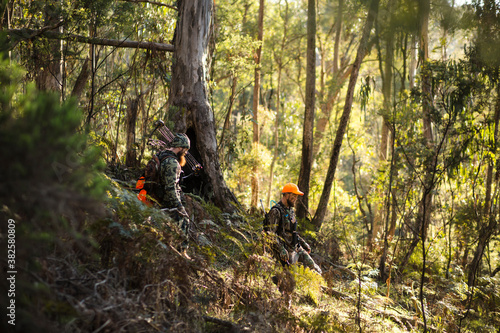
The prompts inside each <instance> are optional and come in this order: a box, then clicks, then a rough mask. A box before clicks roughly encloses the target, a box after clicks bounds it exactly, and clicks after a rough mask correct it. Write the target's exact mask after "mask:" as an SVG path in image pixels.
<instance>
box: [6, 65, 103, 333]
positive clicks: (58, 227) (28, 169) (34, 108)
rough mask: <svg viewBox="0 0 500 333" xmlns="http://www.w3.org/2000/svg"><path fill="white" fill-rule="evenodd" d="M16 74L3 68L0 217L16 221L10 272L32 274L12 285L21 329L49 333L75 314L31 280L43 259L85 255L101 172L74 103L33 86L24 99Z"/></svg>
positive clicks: (100, 189) (99, 193)
mask: <svg viewBox="0 0 500 333" xmlns="http://www.w3.org/2000/svg"><path fill="white" fill-rule="evenodd" d="M20 74H21V71H20V70H19V69H18V68H17V67H15V66H13V65H9V64H8V62H7V61H4V60H2V61H1V63H0V159H1V160H2V161H4V163H2V164H1V165H0V172H1V174H2V175H3V177H4V178H3V181H2V186H1V187H0V202H2V207H1V208H0V209H1V210H2V212H3V214H5V215H6V216H7V217H8V218H9V219H13V220H15V221H16V246H17V247H16V265H18V267H19V270H20V271H21V270H23V271H27V272H29V273H30V274H32V275H20V276H19V277H18V283H19V286H20V288H19V289H18V290H19V292H18V297H17V299H18V300H19V303H18V304H17V307H18V308H19V309H21V308H22V309H24V311H22V312H20V313H19V317H18V322H19V327H26V330H27V331H29V330H30V329H29V327H31V325H32V323H36V322H39V324H40V325H39V331H41V332H43V331H54V330H53V328H52V329H51V328H50V327H51V325H52V324H48V323H46V321H47V320H46V318H47V317H50V318H51V319H52V320H54V321H56V322H57V321H63V322H66V321H68V320H70V318H71V317H72V316H73V315H74V312H73V311H72V310H71V307H70V306H69V305H68V304H67V300H56V298H55V295H54V294H51V293H48V292H47V290H42V289H40V288H39V282H38V280H37V279H35V278H33V276H37V274H39V272H40V271H42V272H44V270H43V267H44V266H45V260H46V258H45V256H47V254H48V253H52V254H53V253H69V252H70V251H78V252H79V253H80V254H81V256H82V258H83V257H84V256H85V255H88V254H89V252H90V250H91V246H90V247H89V245H90V243H89V241H88V239H87V237H86V236H85V235H84V233H85V232H86V231H85V229H86V226H87V223H90V222H91V221H92V220H93V219H95V218H98V217H99V215H100V211H101V210H100V208H101V206H100V204H99V202H98V201H99V200H101V199H102V198H103V195H104V189H105V188H106V186H107V181H106V180H104V179H103V177H101V176H100V175H99V171H100V170H102V169H103V167H104V164H103V163H102V160H101V156H100V150H99V149H96V148H94V147H88V145H87V136H86V135H85V134H83V133H81V113H80V111H79V110H78V109H77V108H76V103H75V102H74V101H69V102H67V103H63V104H61V103H60V102H59V98H58V96H56V95H54V94H50V93H42V92H39V91H37V90H36V89H35V88H34V86H33V85H31V84H29V85H27V86H26V87H25V92H24V93H22V91H23V89H22V88H21V85H20V84H21V82H22V81H21V76H20ZM3 227H4V224H2V228H3ZM6 241H7V239H6V238H3V239H2V240H1V242H0V243H1V246H2V247H3V248H6ZM28 244H29V246H28ZM44 273H45V272H44ZM21 286H22V287H21ZM33 298H36V299H37V301H36V302H35V301H33ZM2 304H4V303H2ZM45 316H47V317H45Z"/></svg>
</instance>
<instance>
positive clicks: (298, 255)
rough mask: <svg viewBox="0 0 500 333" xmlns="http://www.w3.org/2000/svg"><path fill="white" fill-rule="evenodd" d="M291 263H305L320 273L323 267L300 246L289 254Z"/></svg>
mask: <svg viewBox="0 0 500 333" xmlns="http://www.w3.org/2000/svg"><path fill="white" fill-rule="evenodd" d="M289 257H290V264H292V265H293V264H295V263H297V262H301V263H303V264H304V265H305V266H307V267H309V268H310V269H311V270H315V271H316V272H318V273H319V274H321V273H322V270H321V268H320V267H319V266H318V265H317V264H316V263H315V262H314V260H313V258H311V256H310V255H309V253H307V252H306V250H304V249H303V248H302V247H300V246H299V247H298V248H297V250H295V251H292V252H291V253H290V254H289Z"/></svg>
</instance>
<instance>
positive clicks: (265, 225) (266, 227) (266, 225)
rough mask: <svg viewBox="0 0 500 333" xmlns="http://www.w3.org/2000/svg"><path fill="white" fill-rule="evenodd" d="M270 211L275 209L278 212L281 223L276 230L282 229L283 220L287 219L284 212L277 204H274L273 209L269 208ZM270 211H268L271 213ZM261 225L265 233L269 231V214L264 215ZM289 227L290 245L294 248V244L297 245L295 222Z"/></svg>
mask: <svg viewBox="0 0 500 333" xmlns="http://www.w3.org/2000/svg"><path fill="white" fill-rule="evenodd" d="M271 209H277V210H278V211H279V212H280V216H281V221H280V224H279V225H278V229H279V228H284V224H285V219H286V218H287V216H288V215H286V214H285V211H284V210H283V208H282V207H281V206H280V205H279V204H275V205H274V206H273V207H271ZM271 209H270V210H269V211H271ZM262 225H263V229H264V231H265V232H269V231H270V230H269V212H267V213H265V216H264V220H263V221H262ZM291 227H292V230H290V231H291V232H292V243H293V244H294V246H295V245H296V244H298V234H297V222H295V223H293V224H292V226H291Z"/></svg>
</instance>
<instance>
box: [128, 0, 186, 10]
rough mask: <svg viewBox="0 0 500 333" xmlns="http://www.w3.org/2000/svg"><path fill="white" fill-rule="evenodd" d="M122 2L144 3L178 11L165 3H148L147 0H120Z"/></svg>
mask: <svg viewBox="0 0 500 333" xmlns="http://www.w3.org/2000/svg"><path fill="white" fill-rule="evenodd" d="M122 1H125V2H134V3H141V2H145V3H149V4H152V5H156V6H163V7H167V8H170V9H173V10H179V9H178V8H177V7H175V6H172V5H167V4H166V3H162V2H156V1H149V0H122Z"/></svg>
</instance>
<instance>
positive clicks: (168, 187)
mask: <svg viewBox="0 0 500 333" xmlns="http://www.w3.org/2000/svg"><path fill="white" fill-rule="evenodd" d="M165 156H166V158H165V159H164V160H163V161H162V162H161V167H160V170H161V185H162V186H163V202H162V204H163V206H164V207H165V208H181V207H182V208H183V207H184V206H183V205H182V203H183V201H184V194H183V193H182V190H181V186H180V184H179V182H180V179H181V172H182V168H181V166H180V164H179V162H178V159H177V155H176V154H175V153H173V152H172V151H170V150H166V151H164V152H162V153H161V154H160V160H161V159H162V158H163V157H165Z"/></svg>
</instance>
